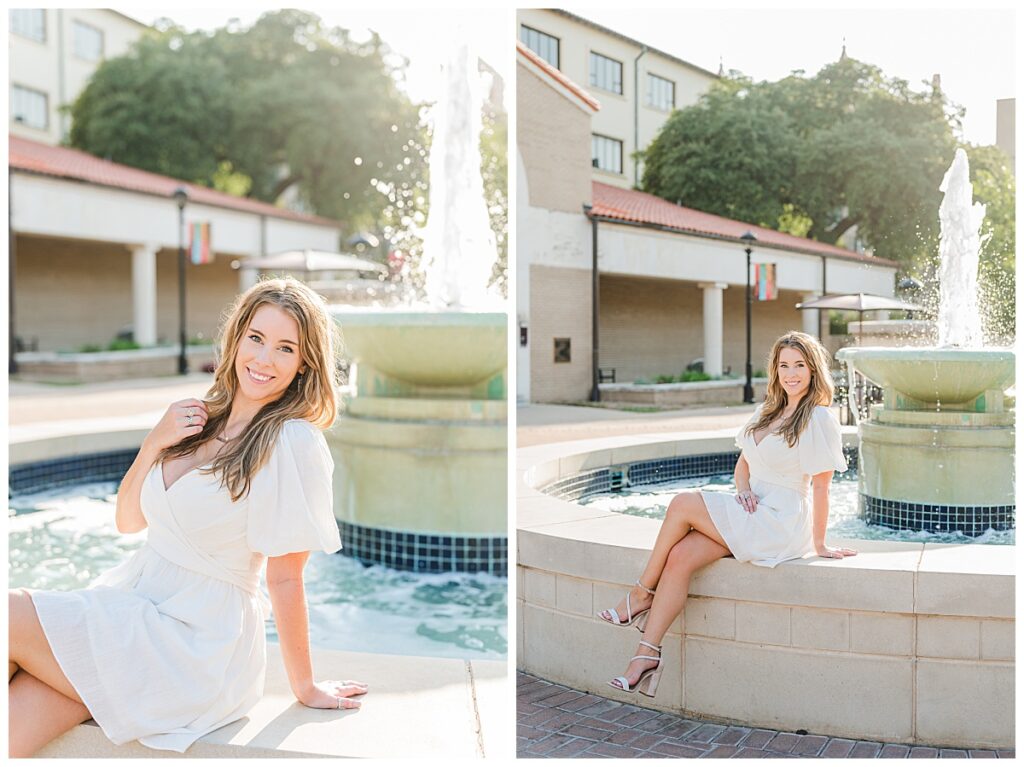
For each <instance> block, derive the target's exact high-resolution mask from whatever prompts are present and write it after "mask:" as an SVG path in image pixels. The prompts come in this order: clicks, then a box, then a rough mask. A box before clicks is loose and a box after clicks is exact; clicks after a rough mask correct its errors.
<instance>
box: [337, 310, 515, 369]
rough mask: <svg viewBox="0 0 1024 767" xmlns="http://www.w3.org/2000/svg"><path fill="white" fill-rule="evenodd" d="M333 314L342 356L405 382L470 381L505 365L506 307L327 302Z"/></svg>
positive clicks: (503, 367) (506, 362)
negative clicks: (468, 308) (439, 307)
mask: <svg viewBox="0 0 1024 767" xmlns="http://www.w3.org/2000/svg"><path fill="white" fill-rule="evenodd" d="M331 314H332V316H333V317H334V319H335V321H337V322H338V324H339V325H340V326H341V333H342V337H343V338H344V344H345V354H346V356H348V357H349V358H350V359H353V360H355V361H357V362H359V363H364V364H366V365H369V366H371V367H372V368H373V369H374V370H377V371H380V372H381V373H384V374H385V375H387V376H390V377H391V378H394V379H397V380H399V381H404V382H406V383H409V384H414V385H419V386H427V387H458V386H468V385H472V384H474V383H477V382H479V381H484V380H487V379H489V378H491V377H493V376H494V375H496V374H497V373H500V372H501V371H502V370H504V369H505V367H506V366H507V364H508V358H507V338H506V334H507V322H508V316H507V315H506V314H505V313H504V312H473V311H464V310H460V311H429V310H426V311H403V310H390V309H389V310H379V311H376V310H373V309H367V308H348V307H331Z"/></svg>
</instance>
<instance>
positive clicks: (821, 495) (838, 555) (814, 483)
mask: <svg viewBox="0 0 1024 767" xmlns="http://www.w3.org/2000/svg"><path fill="white" fill-rule="evenodd" d="M831 485H832V470H831V469H829V470H828V471H823V472H821V473H820V474H815V475H814V476H812V477H811V493H812V506H813V509H814V518H813V519H814V522H813V536H814V550H815V551H816V552H817V554H818V556H819V557H828V558H830V559H842V558H843V557H852V556H853V555H854V554H856V553H857V552H856V551H854V550H853V549H845V548H839V549H832V548H829V547H828V546H826V545H825V528H826V527H827V526H828V513H829V488H830V486H831Z"/></svg>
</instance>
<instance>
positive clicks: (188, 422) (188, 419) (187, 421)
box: [185, 414, 192, 426]
mask: <svg viewBox="0 0 1024 767" xmlns="http://www.w3.org/2000/svg"><path fill="white" fill-rule="evenodd" d="M185 425H186V426H191V425H192V415H191V414H189V415H187V416H185Z"/></svg>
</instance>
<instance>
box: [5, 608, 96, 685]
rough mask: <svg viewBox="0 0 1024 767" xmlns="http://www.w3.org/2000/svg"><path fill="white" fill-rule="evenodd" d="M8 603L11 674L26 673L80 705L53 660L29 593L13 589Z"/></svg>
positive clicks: (61, 671) (9, 666)
mask: <svg viewBox="0 0 1024 767" xmlns="http://www.w3.org/2000/svg"><path fill="white" fill-rule="evenodd" d="M7 601H8V612H7V620H8V624H7V656H8V657H7V669H8V671H10V669H11V668H12V666H13V667H15V668H16V669H21V670H23V671H27V672H28V673H29V674H31V675H32V676H34V677H35V678H36V679H38V680H39V681H40V682H42V683H43V684H45V685H47V686H49V687H51V688H53V689H54V690H56V691H57V692H59V693H60V694H61V695H63V696H64V697H66V698H70V699H71V700H73V701H75V702H76V703H81V702H82V701H81V699H80V698H79V697H78V693H77V692H76V691H75V688H74V687H72V686H71V682H69V681H68V678H67V677H66V676H65V675H64V671H63V670H62V669H61V667H60V664H58V663H57V659H56V658H55V657H54V656H53V650H51V649H50V642H49V641H48V640H47V638H46V634H45V633H43V627H42V624H40V623H39V616H38V614H37V613H36V607H35V605H34V604H33V602H32V597H31V595H30V594H29V592H28V591H26V590H25V589H13V590H11V591H9V592H8V600H7Z"/></svg>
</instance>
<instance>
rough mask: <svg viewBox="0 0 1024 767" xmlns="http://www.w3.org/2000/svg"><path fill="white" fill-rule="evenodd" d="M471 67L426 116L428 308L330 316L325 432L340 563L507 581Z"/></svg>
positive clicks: (495, 360)
mask: <svg viewBox="0 0 1024 767" xmlns="http://www.w3.org/2000/svg"><path fill="white" fill-rule="evenodd" d="M475 61H476V60H475V58H471V57H470V55H469V52H468V49H467V48H466V47H465V46H462V47H459V48H457V49H456V51H455V53H454V54H453V56H452V57H451V59H450V60H449V64H448V67H447V70H446V71H447V74H446V76H447V96H446V98H443V99H442V100H441V101H440V102H439V104H438V105H437V107H435V109H436V110H438V111H436V112H435V127H434V138H433V145H432V148H431V158H430V213H429V216H430V217H429V221H428V224H427V230H426V232H425V235H424V263H425V265H426V266H425V268H426V290H427V300H428V304H429V305H428V306H426V307H424V308H423V309H417V310H411V309H410V310H406V309H381V310H372V309H365V308H358V309H352V308H345V307H334V317H335V319H336V320H337V321H338V322H339V323H340V325H341V328H342V334H343V337H344V342H345V351H346V355H347V356H348V357H349V359H350V360H352V361H353V363H354V364H353V375H352V379H353V382H352V385H351V386H350V388H351V389H353V391H351V392H350V394H349V396H348V397H347V402H346V404H347V407H346V412H345V413H344V414H343V416H342V417H341V418H339V420H338V423H337V424H336V425H335V427H334V428H333V429H332V430H331V432H330V433H329V434H328V442H329V444H330V446H331V450H332V453H333V454H334V456H335V464H336V468H335V478H334V483H335V513H336V516H337V517H338V520H339V523H340V526H341V531H342V542H343V544H344V546H345V548H344V549H343V553H347V554H349V555H350V556H355V557H357V558H359V559H360V560H362V561H364V562H367V563H371V562H378V563H382V564H386V565H389V566H392V567H396V568H400V569H408V570H416V571H433V572H440V571H449V570H458V571H464V572H490V573H495V574H499V575H505V574H507V571H508V537H507V460H508V450H507V433H508V432H507V420H508V412H507V404H506V401H507V397H506V393H507V351H506V349H507V338H506V336H507V330H506V328H507V315H506V313H505V312H504V311H494V310H490V311H487V310H483V309H482V308H481V307H486V305H487V304H490V305H492V306H493V305H495V304H497V303H498V302H497V301H496V300H495V299H494V298H493V297H492V296H490V295H488V293H487V290H486V287H487V282H488V277H489V276H490V273H491V269H492V266H493V264H494V261H495V258H496V255H497V251H496V248H495V244H494V237H493V234H492V233H491V231H490V228H489V225H488V217H487V209H486V204H485V198H484V189H483V180H482V178H481V176H480V153H479V137H480V121H481V117H480V106H481V102H480V99H479V94H478V88H477V86H478V83H477V82H476V80H475V77H474V76H475V75H476V71H475V70H476V67H475Z"/></svg>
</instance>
